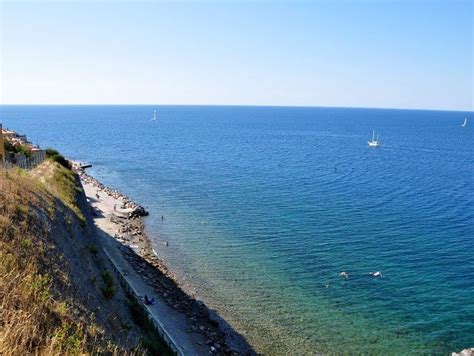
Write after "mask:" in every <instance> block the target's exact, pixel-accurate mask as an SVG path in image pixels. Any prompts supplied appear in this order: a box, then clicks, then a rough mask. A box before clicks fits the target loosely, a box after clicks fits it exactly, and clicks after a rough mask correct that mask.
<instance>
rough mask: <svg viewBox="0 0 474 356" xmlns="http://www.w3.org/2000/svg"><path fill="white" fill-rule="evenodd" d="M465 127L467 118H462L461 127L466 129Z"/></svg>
mask: <svg viewBox="0 0 474 356" xmlns="http://www.w3.org/2000/svg"><path fill="white" fill-rule="evenodd" d="M466 125H467V117H465V118H464V122H463V123H462V125H461V127H466Z"/></svg>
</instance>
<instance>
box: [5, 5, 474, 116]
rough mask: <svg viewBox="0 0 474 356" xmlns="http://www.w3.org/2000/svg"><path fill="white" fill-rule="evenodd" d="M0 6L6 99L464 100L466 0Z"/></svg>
mask: <svg viewBox="0 0 474 356" xmlns="http://www.w3.org/2000/svg"><path fill="white" fill-rule="evenodd" d="M0 1H1V0H0ZM0 6H1V8H0V11H1V39H2V41H1V48H0V49H1V55H0V60H1V62H0V64H1V75H2V77H1V93H0V99H1V103H3V104H243V105H298V106H349V107H393V108H432V109H455V110H473V81H474V77H473V63H472V62H473V5H472V1H470V0H459V1H458V0H439V1H437V0H432V1H429V0H423V1H422V0H399V1H388V0H373V1H368V0H365V1H364V0H360V1H356V0H353V1H349V0H345V1H342V0H341V1H338V0H333V1H329V0H327V1H317V0H314V1H278V2H276V1H273V2H272V1H239V2H238V1H202V2H197V1H193V2H190V1H189V2H185V1H181V2H163V1H141V2H138V1H128V2H123V1H120V2H116V1H111V0H103V1H101V2H94V1H90V0H89V1H87V0H86V1H83V2H72V1H62V2H49V1H48V2H47V1H30V2H21V3H18V2H13V1H8V0H7V1H5V0H3V2H2V5H0Z"/></svg>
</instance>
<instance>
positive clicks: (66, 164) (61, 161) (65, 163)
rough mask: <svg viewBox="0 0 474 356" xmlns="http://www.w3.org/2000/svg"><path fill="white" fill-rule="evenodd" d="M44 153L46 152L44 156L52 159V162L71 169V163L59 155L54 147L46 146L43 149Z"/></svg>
mask: <svg viewBox="0 0 474 356" xmlns="http://www.w3.org/2000/svg"><path fill="white" fill-rule="evenodd" d="M45 153H46V158H47V159H49V160H51V161H53V162H57V163H59V164H60V165H61V166H63V167H65V168H68V169H71V164H70V163H69V161H68V160H67V159H66V158H64V156H63V155H61V154H60V153H59V152H58V151H56V150H55V149H53V148H47V149H46V150H45Z"/></svg>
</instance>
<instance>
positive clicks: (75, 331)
mask: <svg viewBox="0 0 474 356" xmlns="http://www.w3.org/2000/svg"><path fill="white" fill-rule="evenodd" d="M56 172H58V171H56ZM56 174H59V175H60V179H59V187H58V188H59V189H58V191H59V192H60V195H61V194H62V195H63V198H64V199H65V203H66V205H72V206H71V209H72V210H73V211H74V213H75V215H76V216H77V217H78V219H79V220H80V219H81V215H80V214H79V213H80V210H76V209H74V202H73V200H72V199H70V198H71V196H73V195H74V194H75V193H76V192H75V190H74V189H70V188H71V187H70V185H69V184H70V181H71V176H69V175H68V174H65V173H64V172H61V171H59V173H56ZM61 177H62V178H61ZM56 178H58V177H56ZM61 192H62V193H61ZM68 199H69V200H68ZM56 209H57V198H56V197H55V196H54V195H53V194H51V193H50V192H49V190H48V189H47V188H46V186H45V185H43V184H42V183H39V182H38V180H37V179H35V178H34V177H31V176H28V175H27V174H26V173H25V172H22V171H20V170H10V171H4V170H1V171H0V355H10V354H15V355H28V354H47V355H51V354H53V355H65V354H89V353H96V352H99V353H101V352H108V353H112V354H115V353H121V352H120V350H119V349H118V348H117V347H116V346H115V345H114V344H113V343H112V342H110V341H107V339H106V338H105V337H104V335H103V332H102V330H100V328H99V327H98V326H97V325H96V324H95V323H94V321H93V316H91V315H88V313H87V311H84V309H83V308H81V306H78V305H77V303H76V304H75V302H74V300H72V299H71V298H69V297H67V295H68V293H67V291H68V288H69V281H68V278H69V277H68V275H67V274H66V273H61V271H63V270H64V268H63V264H64V262H63V261H62V259H61V254H60V253H58V251H55V246H54V243H52V242H51V240H50V239H49V238H48V236H49V233H50V231H51V226H52V224H55V223H56V222H55V221H54V219H55V215H56V213H55V212H56ZM82 218H83V216H82Z"/></svg>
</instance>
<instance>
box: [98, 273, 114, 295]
mask: <svg viewBox="0 0 474 356" xmlns="http://www.w3.org/2000/svg"><path fill="white" fill-rule="evenodd" d="M101 277H102V281H103V282H104V287H103V288H102V294H103V295H104V298H105V299H107V300H110V299H112V297H113V296H114V294H115V282H114V279H113V277H112V275H111V274H110V272H109V271H107V270H105V271H102V274H101Z"/></svg>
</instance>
